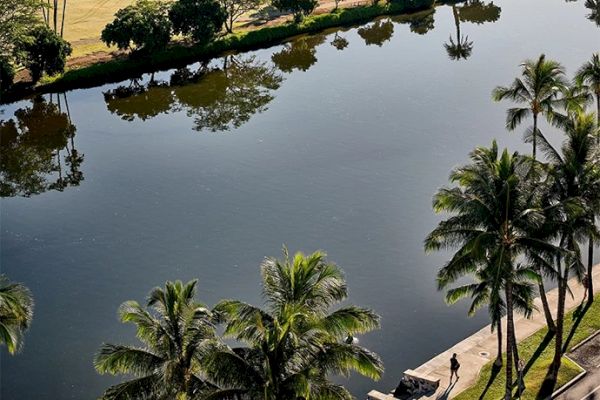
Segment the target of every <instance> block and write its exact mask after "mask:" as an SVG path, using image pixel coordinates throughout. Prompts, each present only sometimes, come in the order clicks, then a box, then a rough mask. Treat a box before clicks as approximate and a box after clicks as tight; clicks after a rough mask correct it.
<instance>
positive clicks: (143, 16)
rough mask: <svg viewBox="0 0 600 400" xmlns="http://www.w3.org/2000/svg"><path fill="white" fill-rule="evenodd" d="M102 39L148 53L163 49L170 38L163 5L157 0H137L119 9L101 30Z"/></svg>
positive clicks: (169, 24) (122, 48)
mask: <svg viewBox="0 0 600 400" xmlns="http://www.w3.org/2000/svg"><path fill="white" fill-rule="evenodd" d="M101 38H102V41H103V42H104V43H106V45H107V46H111V45H113V44H114V45H115V46H117V47H118V48H119V49H121V50H126V49H132V47H131V44H132V43H133V45H134V46H135V50H138V51H142V52H145V53H149V52H151V51H157V50H163V49H164V48H166V47H167V44H168V43H169V41H170V40H171V21H170V20H169V17H168V15H167V8H166V6H165V5H164V4H163V3H161V2H157V1H149V0H139V1H137V2H136V3H135V4H133V5H130V6H127V7H125V8H122V9H120V10H119V11H117V13H116V14H115V19H114V21H113V22H111V23H109V24H108V25H106V27H105V28H104V29H103V30H102V35H101Z"/></svg>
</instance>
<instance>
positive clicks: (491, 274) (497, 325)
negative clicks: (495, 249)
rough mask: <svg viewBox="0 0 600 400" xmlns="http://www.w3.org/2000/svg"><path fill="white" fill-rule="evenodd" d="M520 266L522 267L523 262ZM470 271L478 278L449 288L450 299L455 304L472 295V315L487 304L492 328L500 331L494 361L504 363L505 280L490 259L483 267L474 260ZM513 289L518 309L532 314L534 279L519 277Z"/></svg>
mask: <svg viewBox="0 0 600 400" xmlns="http://www.w3.org/2000/svg"><path fill="white" fill-rule="evenodd" d="M519 269H522V267H521V266H519ZM521 274H522V273H521ZM469 275H472V276H473V277H474V278H475V282H473V283H469V284H466V285H462V286H459V287H456V288H453V289H450V290H448V292H447V293H446V302H447V303H448V304H454V303H456V302H458V301H459V300H461V299H464V298H467V297H470V298H471V300H472V302H471V306H470V307H469V310H468V315H469V316H470V317H471V316H473V315H475V313H476V312H477V311H478V310H480V309H481V308H483V307H484V306H486V305H487V308H488V313H489V316H490V320H491V329H492V332H494V330H495V331H496V335H497V338H498V347H497V348H498V350H497V355H496V361H495V362H494V364H495V365H496V366H497V367H500V366H502V317H503V316H505V315H506V302H505V301H504V298H503V295H502V293H503V292H504V288H503V285H502V283H503V282H502V280H500V279H498V275H497V273H496V268H494V265H493V264H490V262H489V261H488V262H486V263H485V264H484V265H483V266H482V267H478V266H477V265H475V264H473V265H472V272H471V273H469ZM513 291H514V308H515V310H517V311H518V312H519V313H520V314H523V315H525V316H526V317H529V316H530V315H531V313H532V311H533V309H534V306H533V290H532V285H531V283H530V282H529V281H527V280H525V281H515V282H514V285H513Z"/></svg>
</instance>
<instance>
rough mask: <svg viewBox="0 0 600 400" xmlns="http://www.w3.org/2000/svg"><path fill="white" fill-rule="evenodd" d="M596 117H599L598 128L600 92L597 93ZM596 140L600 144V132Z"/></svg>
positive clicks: (599, 125)
mask: <svg viewBox="0 0 600 400" xmlns="http://www.w3.org/2000/svg"><path fill="white" fill-rule="evenodd" d="M596 118H598V124H597V125H596V127H597V128H600V93H596ZM596 142H597V143H598V144H600V132H598V135H597V136H596Z"/></svg>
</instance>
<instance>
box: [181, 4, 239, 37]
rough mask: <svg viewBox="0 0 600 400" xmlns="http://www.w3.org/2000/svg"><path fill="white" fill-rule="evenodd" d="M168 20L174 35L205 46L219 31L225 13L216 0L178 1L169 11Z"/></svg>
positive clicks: (225, 17)
mask: <svg viewBox="0 0 600 400" xmlns="http://www.w3.org/2000/svg"><path fill="white" fill-rule="evenodd" d="M169 18H170V19H171V22H172V23H173V30H174V31H175V33H177V34H183V35H185V36H190V37H191V38H192V39H193V40H194V41H195V42H196V43H199V44H205V43H208V42H210V41H211V40H212V39H213V38H214V37H215V35H216V34H217V33H219V32H220V31H221V28H222V27H223V24H224V23H225V20H226V19H227V12H226V11H225V10H224V9H223V7H221V5H220V4H219V3H218V2H217V1H216V0H178V1H176V2H175V3H173V5H172V6H171V10H169Z"/></svg>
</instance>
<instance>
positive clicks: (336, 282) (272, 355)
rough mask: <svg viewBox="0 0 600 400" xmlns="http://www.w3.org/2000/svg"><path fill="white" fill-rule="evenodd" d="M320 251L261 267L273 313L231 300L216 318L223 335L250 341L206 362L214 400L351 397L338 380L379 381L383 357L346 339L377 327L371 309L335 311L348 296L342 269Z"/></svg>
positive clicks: (217, 350) (215, 351) (216, 346)
mask: <svg viewBox="0 0 600 400" xmlns="http://www.w3.org/2000/svg"><path fill="white" fill-rule="evenodd" d="M325 257H326V255H325V254H324V253H322V252H319V251H317V252H315V253H313V254H311V255H308V256H306V255H304V254H302V253H296V255H295V256H294V257H293V259H290V258H289V256H288V253H287V250H285V249H284V258H283V259H281V260H278V259H275V258H267V259H265V260H264V262H263V263H262V264H261V272H262V280H263V294H264V296H265V299H266V303H267V307H266V308H265V309H261V308H259V307H255V306H252V305H250V304H247V303H244V302H241V301H237V300H225V301H222V302H220V303H219V304H218V305H217V306H216V307H215V310H214V311H215V314H217V315H219V316H220V318H222V321H223V322H224V323H225V333H224V335H225V337H227V338H232V339H235V340H236V341H237V342H241V343H245V344H246V347H240V348H231V347H229V346H227V345H225V344H224V343H222V342H221V343H219V342H215V343H213V347H212V349H210V350H209V351H206V352H205V354H206V356H205V357H204V358H203V359H202V363H203V365H204V368H205V370H206V371H207V375H208V376H209V378H210V379H211V380H212V381H213V382H215V383H216V384H218V385H219V387H221V389H220V390H216V391H214V392H213V393H212V395H211V396H209V397H208V398H209V399H231V398H235V399H238V400H241V399H244V400H245V399H251V400H256V399H264V400H276V399H290V400H297V399H308V398H310V399H315V400H319V399H323V400H324V399H340V400H342V399H343V400H345V399H352V398H353V397H352V396H351V394H350V393H349V392H348V391H347V390H346V389H345V388H344V387H343V386H341V385H337V384H334V383H332V382H331V381H330V380H329V376H330V375H332V374H343V375H347V374H348V373H350V372H351V371H356V372H358V373H360V374H362V375H364V376H367V377H369V378H371V379H379V378H380V377H381V374H382V372H383V365H382V362H381V360H380V359H379V357H378V356H377V355H376V354H374V353H372V352H370V351H369V350H367V349H365V348H363V347H361V346H358V345H357V344H355V343H347V341H346V340H345V339H347V338H348V336H352V335H356V334H362V333H366V332H369V331H371V330H373V329H376V328H378V327H379V316H377V315H376V314H375V313H374V312H373V311H371V310H368V309H364V308H359V307H354V306H344V307H342V308H339V309H337V310H335V311H331V308H332V307H333V306H334V305H335V304H337V303H339V302H340V301H343V300H344V299H345V298H346V297H347V287H346V282H345V280H344V277H343V275H342V272H341V270H340V269H339V268H338V267H337V266H336V265H335V264H332V263H329V262H328V261H327V260H326V258H325Z"/></svg>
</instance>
